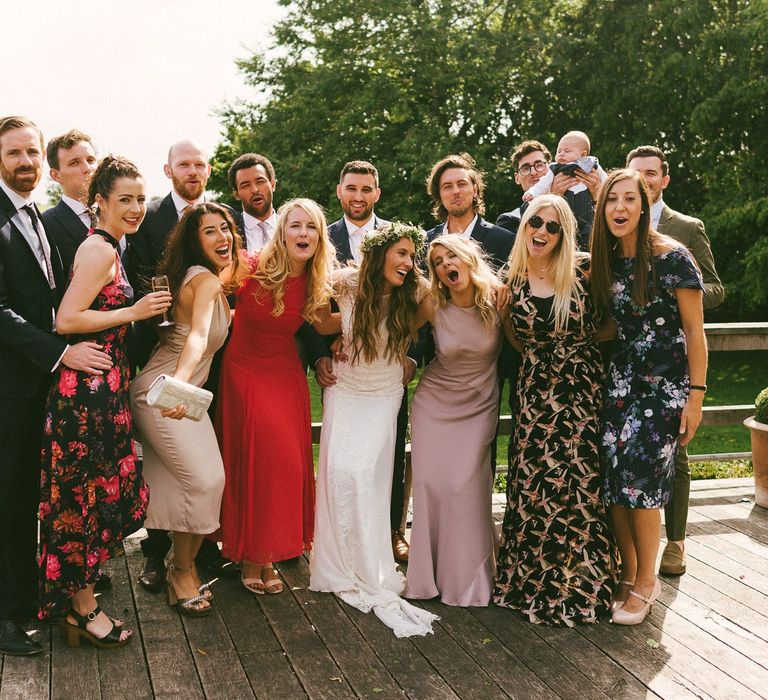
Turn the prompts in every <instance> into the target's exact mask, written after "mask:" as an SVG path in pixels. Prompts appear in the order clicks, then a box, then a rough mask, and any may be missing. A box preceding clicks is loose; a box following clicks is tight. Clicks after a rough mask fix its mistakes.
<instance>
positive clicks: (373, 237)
mask: <svg viewBox="0 0 768 700" xmlns="http://www.w3.org/2000/svg"><path fill="white" fill-rule="evenodd" d="M401 238H408V239H410V240H411V241H413V245H414V246H415V247H416V255H420V254H421V253H422V252H423V251H424V247H425V246H426V244H427V234H426V233H424V231H422V230H421V229H420V228H419V227H418V226H414V225H413V224H406V223H404V222H402V221H393V222H392V223H391V224H388V225H387V226H385V227H384V228H381V229H377V230H376V231H374V232H373V233H370V234H368V235H367V236H366V237H365V238H363V241H362V243H360V252H361V253H363V254H366V253H368V252H369V251H371V250H372V249H373V248H378V247H380V246H388V245H389V244H390V243H395V242H396V241H399V240H400V239H401Z"/></svg>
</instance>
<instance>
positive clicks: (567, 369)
mask: <svg viewBox="0 0 768 700" xmlns="http://www.w3.org/2000/svg"><path fill="white" fill-rule="evenodd" d="M577 274H578V276H579V279H580V281H581V283H582V286H583V292H582V293H581V294H579V296H578V298H577V299H576V300H574V301H573V302H572V303H571V316H570V319H569V324H568V328H567V329H566V330H565V331H563V332H560V333H557V334H556V333H555V330H554V321H553V319H552V318H551V308H552V299H551V298H550V299H537V298H535V297H533V296H532V295H531V291H530V288H529V286H528V284H527V282H526V283H525V284H523V285H522V286H520V287H519V288H516V289H513V291H512V302H511V306H510V311H511V315H512V323H513V325H514V327H515V333H516V334H517V336H518V337H519V338H520V339H521V340H522V341H523V344H524V349H523V355H522V365H521V370H520V376H519V381H518V397H519V401H520V411H519V414H518V421H517V426H516V431H515V434H514V435H513V449H514V451H513V452H512V453H511V455H510V465H509V479H508V481H507V506H506V510H505V512H504V525H503V530H502V543H501V547H500V549H499V556H498V567H497V569H498V571H497V581H496V587H495V589H494V594H493V599H494V602H495V603H496V604H497V605H500V606H503V607H508V608H512V609H514V610H518V611H519V612H521V613H522V614H523V615H525V616H527V618H528V619H529V620H530V621H531V622H535V623H542V624H548V625H557V626H573V625H574V624H575V623H577V622H584V623H592V622H596V621H597V619H598V617H599V616H600V615H603V614H606V613H607V611H608V608H609V606H610V600H611V595H612V593H613V588H614V579H615V571H616V549H615V545H614V543H613V538H612V536H611V533H610V531H609V528H608V524H607V520H606V513H605V507H604V505H603V500H602V493H601V490H602V489H601V478H600V466H599V441H600V434H601V433H600V424H599V413H600V406H601V401H602V382H603V377H602V370H603V365H602V361H601V358H600V352H599V350H598V347H597V344H596V342H595V340H594V338H593V336H594V332H595V329H596V325H597V318H596V313H595V308H594V304H593V302H592V297H591V295H590V294H589V283H588V280H587V279H586V274H585V270H584V269H582V268H579V269H577Z"/></svg>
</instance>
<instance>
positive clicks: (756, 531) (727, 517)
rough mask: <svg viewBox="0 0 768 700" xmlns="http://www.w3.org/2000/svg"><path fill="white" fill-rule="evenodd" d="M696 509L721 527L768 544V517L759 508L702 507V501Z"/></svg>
mask: <svg viewBox="0 0 768 700" xmlns="http://www.w3.org/2000/svg"><path fill="white" fill-rule="evenodd" d="M694 508H695V509H696V511H697V512H699V513H702V514H703V515H706V516H707V517H708V518H710V519H711V520H717V521H718V523H720V525H721V526H727V527H730V528H732V529H733V530H736V531H737V532H743V533H744V534H745V535H748V536H749V537H751V538H752V539H755V540H757V541H758V542H761V543H762V544H768V517H766V516H765V515H763V514H762V513H760V512H758V511H759V510H762V509H761V508H760V507H759V506H755V505H753V506H752V507H751V508H742V507H741V506H738V505H731V504H715V503H712V504H710V505H701V501H698V502H697V503H696V505H694Z"/></svg>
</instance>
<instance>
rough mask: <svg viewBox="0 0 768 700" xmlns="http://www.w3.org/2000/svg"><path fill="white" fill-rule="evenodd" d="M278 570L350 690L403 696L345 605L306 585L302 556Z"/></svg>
mask: <svg viewBox="0 0 768 700" xmlns="http://www.w3.org/2000/svg"><path fill="white" fill-rule="evenodd" d="M282 573H283V578H284V580H285V582H286V584H287V585H288V586H289V587H290V589H291V592H292V593H293V595H294V597H295V599H296V601H297V603H298V604H299V605H300V606H301V607H302V608H303V610H304V614H305V615H306V616H307V619H308V620H309V622H310V623H311V625H312V627H313V628H314V629H315V631H316V632H317V634H318V635H320V639H322V641H323V643H324V644H325V647H326V649H328V651H329V652H330V653H331V656H332V657H333V659H334V661H335V662H336V663H337V664H338V666H339V668H340V669H341V671H342V673H343V674H344V677H345V678H346V679H347V682H348V683H349V684H350V686H351V687H352V690H354V691H355V693H356V694H357V695H358V696H360V697H373V696H374V695H375V694H378V693H384V695H383V696H382V697H392V698H405V697H406V695H405V693H404V692H403V691H402V690H401V689H400V687H399V686H398V684H397V682H396V681H395V679H394V678H393V677H392V675H391V674H390V673H389V671H388V670H387V668H386V667H385V666H384V665H383V664H382V663H381V661H379V659H378V658H377V657H376V655H375V654H374V653H373V651H372V650H371V648H370V647H369V646H368V643H367V642H366V640H365V638H364V637H363V636H362V635H361V634H360V632H359V631H358V629H357V627H355V625H354V624H352V621H351V620H350V619H349V617H347V615H345V613H344V611H343V610H342V606H343V607H347V606H345V605H344V603H341V602H340V601H339V600H338V599H337V598H336V596H334V595H332V594H330V593H316V592H314V591H310V590H309V588H307V584H308V583H309V567H308V564H307V562H306V560H305V559H304V558H303V557H300V558H299V559H298V560H297V561H296V562H295V564H294V565H292V566H285V567H282ZM382 626H385V625H383V624H382ZM388 631H389V630H388ZM389 632H390V634H392V632H391V631H389Z"/></svg>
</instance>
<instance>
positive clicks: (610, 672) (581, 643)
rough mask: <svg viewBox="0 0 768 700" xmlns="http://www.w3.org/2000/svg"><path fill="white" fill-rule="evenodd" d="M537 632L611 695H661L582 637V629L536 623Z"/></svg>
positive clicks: (656, 696) (654, 696)
mask: <svg viewBox="0 0 768 700" xmlns="http://www.w3.org/2000/svg"><path fill="white" fill-rule="evenodd" d="M532 627H533V631H534V633H535V634H536V635H537V636H539V637H541V639H543V640H544V641H545V642H547V643H548V644H549V645H550V646H551V647H552V648H553V649H556V650H557V651H558V652H560V654H561V655H562V656H563V657H564V658H566V659H568V661H570V662H571V663H572V664H573V665H574V666H575V667H576V668H578V669H579V670H580V671H581V672H582V673H583V674H585V675H586V676H588V677H589V678H590V679H591V681H592V682H593V683H594V684H595V685H597V686H598V687H599V688H600V689H601V690H602V691H603V692H604V693H605V694H606V695H608V696H610V697H611V698H617V699H619V698H622V699H625V700H628V699H630V698H658V697H659V696H658V695H656V693H654V692H653V691H652V690H650V689H648V688H646V686H645V685H643V684H642V683H641V682H640V681H638V680H637V679H636V678H635V677H634V676H633V675H632V674H631V673H629V672H628V671H626V670H625V669H624V668H622V667H621V666H620V665H619V664H617V663H616V662H615V661H614V660H613V659H612V658H611V657H610V656H608V655H607V654H604V653H603V652H602V651H601V650H600V649H598V648H597V647H596V646H595V645H594V644H592V643H591V642H589V640H587V639H585V638H584V637H583V636H581V635H580V634H579V632H578V630H575V629H568V630H563V629H560V628H557V627H547V626H545V625H533V626H532Z"/></svg>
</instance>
